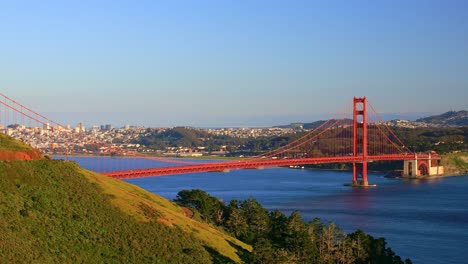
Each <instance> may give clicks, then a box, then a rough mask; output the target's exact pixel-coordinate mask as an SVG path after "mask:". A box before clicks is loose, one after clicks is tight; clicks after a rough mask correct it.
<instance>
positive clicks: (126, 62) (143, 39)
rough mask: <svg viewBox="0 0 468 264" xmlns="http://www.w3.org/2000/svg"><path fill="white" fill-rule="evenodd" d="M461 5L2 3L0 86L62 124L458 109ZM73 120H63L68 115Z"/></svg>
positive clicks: (463, 94)
mask: <svg viewBox="0 0 468 264" xmlns="http://www.w3.org/2000/svg"><path fill="white" fill-rule="evenodd" d="M467 13H468V1H455V0H447V1H443V0H439V1H430V0H424V1H422V0H421V1H417V0H414V1H390V0H389V1H370V0H369V1H358V0H356V1H333V0H332V1H271V0H270V1H190V0H187V1H1V0H0V34H1V38H0V40H1V41H0V58H1V59H0V72H1V74H0V89H1V91H2V92H3V93H5V94H7V95H8V96H11V97H13V98H14V99H16V100H18V101H20V102H22V103H24V104H25V105H27V106H30V107H32V108H34V109H36V110H38V111H40V112H42V113H48V114H49V115H51V116H52V117H54V118H57V119H59V121H60V122H63V123H71V124H74V123H77V122H80V121H83V122H85V123H90V122H93V123H107V122H112V123H116V124H124V123H130V124H144V125H151V126H173V125H192V126H254V125H274V124H278V123H280V124H281V123H289V122H294V121H313V120H315V119H317V118H321V117H325V116H327V115H329V114H332V113H334V112H336V111H337V110H339V109H340V108H341V107H342V106H343V105H344V104H345V103H347V102H348V101H349V100H351V99H352V97H353V96H364V95H365V96H367V97H368V98H369V100H370V101H371V103H372V104H373V106H374V107H375V108H377V110H379V111H380V112H383V113H414V112H444V111H447V110H450V109H454V110H461V109H468V103H467V102H468V16H467V15H466V14H467ZM68 113H71V114H68Z"/></svg>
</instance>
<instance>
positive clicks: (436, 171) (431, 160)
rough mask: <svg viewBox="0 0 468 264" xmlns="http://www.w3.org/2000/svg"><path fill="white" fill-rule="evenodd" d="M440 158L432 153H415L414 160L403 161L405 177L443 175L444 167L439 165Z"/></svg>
mask: <svg viewBox="0 0 468 264" xmlns="http://www.w3.org/2000/svg"><path fill="white" fill-rule="evenodd" d="M439 160H440V158H439V157H438V156H437V155H435V156H433V155H432V154H431V153H429V154H428V155H420V156H418V155H417V154H415V155H414V160H405V161H404V162H403V177H409V178H415V177H421V176H431V175H442V174H444V167H443V166H440V165H439Z"/></svg>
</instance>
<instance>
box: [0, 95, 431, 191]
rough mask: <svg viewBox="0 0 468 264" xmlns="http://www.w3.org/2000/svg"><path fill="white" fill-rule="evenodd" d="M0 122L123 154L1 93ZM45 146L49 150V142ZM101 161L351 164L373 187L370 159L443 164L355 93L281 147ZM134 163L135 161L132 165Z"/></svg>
mask: <svg viewBox="0 0 468 264" xmlns="http://www.w3.org/2000/svg"><path fill="white" fill-rule="evenodd" d="M0 124H2V125H0V126H1V128H2V129H3V131H4V132H5V133H7V134H9V135H11V136H14V137H17V138H19V139H21V140H23V141H25V142H26V143H29V144H31V145H32V146H33V147H40V146H38V145H39V144H43V145H44V144H45V145H46V148H47V145H48V144H50V145H51V146H50V147H52V146H54V144H55V145H57V144H60V143H61V144H62V145H63V146H64V147H65V148H66V149H67V150H66V152H67V153H71V154H73V150H74V149H76V146H77V145H78V146H79V145H80V143H81V141H84V140H86V141H87V142H89V141H90V140H91V141H92V143H93V144H96V145H98V146H101V148H105V149H107V150H110V151H109V152H107V153H111V152H112V153H114V154H115V153H117V154H118V153H119V148H118V147H116V146H113V145H112V144H111V143H109V142H105V141H102V140H100V139H99V138H97V137H96V138H86V139H85V138H84V137H83V134H82V133H80V131H73V130H71V129H70V128H69V127H68V128H67V127H65V126H63V125H61V124H60V123H58V122H55V121H53V120H51V119H49V118H47V117H45V116H43V115H41V114H39V113H38V112H35V111H33V110H32V109H30V108H28V107H26V106H24V105H22V104H20V103H18V102H16V101H15V100H13V99H11V98H9V97H7V96H6V95H4V94H1V93H0ZM3 124H5V125H3ZM8 124H10V125H8ZM57 135H59V136H57ZM38 138H39V139H43V140H42V141H41V140H38ZM44 138H46V139H44ZM38 142H39V143H38ZM41 142H42V143H41ZM42 147H43V148H42V149H44V146H42ZM141 159H149V160H151V159H153V160H158V161H162V162H167V163H175V164H177V165H178V166H166V167H150V168H138V166H137V165H135V163H136V162H138V160H141ZM97 160H98V161H97V162H99V164H97V165H96V166H93V167H94V168H99V169H97V170H98V171H99V172H101V173H103V174H105V175H107V176H109V177H113V178H117V179H129V178H141V177H153V176H164V175H174V174H185V173H197V172H215V171H218V172H219V171H229V170H237V169H256V168H264V167H277V166H296V165H306V164H326V163H352V167H353V176H352V184H353V185H359V186H368V179H367V164H368V163H369V162H374V161H397V160H400V161H401V160H403V161H405V165H404V171H405V174H406V175H411V176H419V175H424V174H432V173H438V172H439V171H437V172H434V171H436V168H437V170H438V168H439V167H438V166H437V162H434V160H438V157H437V155H436V154H432V155H431V154H416V153H413V152H412V151H411V150H410V149H409V148H407V147H406V146H405V145H404V144H403V143H402V142H401V140H400V139H399V138H398V137H397V136H396V135H395V133H394V132H393V131H392V130H391V129H390V127H388V126H387V125H386V124H385V122H383V121H382V119H381V117H380V116H379V115H378V113H377V112H376V111H375V110H374V108H373V107H372V105H370V104H369V103H368V101H367V98H366V97H363V98H356V97H355V98H353V101H352V102H351V104H348V105H346V106H345V107H343V108H342V109H341V110H340V111H339V112H338V113H336V114H335V115H334V116H333V117H332V118H330V119H329V120H327V121H325V122H323V123H322V124H321V125H319V126H318V127H316V128H315V129H312V130H310V131H308V132H307V133H305V134H303V135H301V136H297V138H296V139H295V140H293V141H291V142H289V143H287V144H285V145H283V146H281V147H279V148H277V149H272V150H270V151H268V152H266V153H263V154H262V155H257V156H254V157H247V158H242V159H239V160H234V161H227V162H207V163H199V162H198V163H196V162H189V161H184V160H180V159H168V158H159V157H151V156H147V155H143V154H141V153H136V152H130V153H126V155H125V157H121V158H119V159H115V160H114V161H113V162H114V163H115V161H116V160H117V162H119V163H120V164H117V165H115V166H107V165H106V164H103V163H105V162H108V161H109V160H110V159H97ZM132 162H133V165H131V166H130V165H129V164H130V163H132Z"/></svg>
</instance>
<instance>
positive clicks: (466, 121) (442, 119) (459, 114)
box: [416, 110, 468, 126]
mask: <svg viewBox="0 0 468 264" xmlns="http://www.w3.org/2000/svg"><path fill="white" fill-rule="evenodd" d="M416 122H424V123H430V124H437V125H441V126H468V111H464V110H462V111H449V112H446V113H443V114H440V115H434V116H429V117H425V118H420V119H417V120H416Z"/></svg>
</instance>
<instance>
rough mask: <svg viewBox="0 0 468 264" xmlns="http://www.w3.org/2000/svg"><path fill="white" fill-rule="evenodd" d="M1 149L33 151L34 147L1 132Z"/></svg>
mask: <svg viewBox="0 0 468 264" xmlns="http://www.w3.org/2000/svg"><path fill="white" fill-rule="evenodd" d="M0 150H9V151H31V150H33V149H32V148H31V147H30V146H29V145H26V144H25V143H23V142H21V141H18V140H14V139H13V138H11V137H9V136H7V135H5V134H1V133H0Z"/></svg>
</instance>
